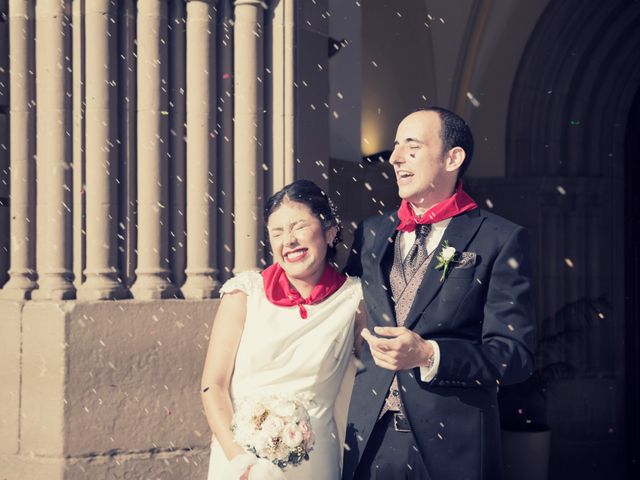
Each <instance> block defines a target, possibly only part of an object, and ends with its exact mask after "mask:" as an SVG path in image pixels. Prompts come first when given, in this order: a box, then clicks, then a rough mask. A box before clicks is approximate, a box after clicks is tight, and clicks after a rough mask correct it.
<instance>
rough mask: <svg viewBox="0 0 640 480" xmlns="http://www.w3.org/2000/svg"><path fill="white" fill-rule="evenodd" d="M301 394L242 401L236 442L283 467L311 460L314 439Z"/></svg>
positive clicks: (236, 418) (234, 427)
mask: <svg viewBox="0 0 640 480" xmlns="http://www.w3.org/2000/svg"><path fill="white" fill-rule="evenodd" d="M308 404H309V403H308V401H305V400H304V399H303V398H301V397H295V398H283V397H279V396H275V395H273V396H269V397H264V398H261V399H259V400H245V401H243V402H241V403H240V404H239V405H238V406H237V409H236V412H235V415H234V416H233V424H232V427H231V429H232V430H233V433H234V437H235V441H236V442H237V443H238V444H240V445H242V446H243V447H245V448H246V449H247V450H249V451H250V452H252V453H254V454H255V455H256V456H257V457H259V458H264V459H267V460H269V461H270V462H271V463H273V464H275V465H277V466H278V467H280V468H281V469H285V468H286V467H287V466H289V465H293V466H295V465H298V464H299V463H300V462H302V461H303V460H308V459H309V451H311V448H312V446H313V444H314V442H315V438H314V435H313V432H312V430H311V420H310V418H309V413H308V412H307V408H306V406H305V405H308Z"/></svg>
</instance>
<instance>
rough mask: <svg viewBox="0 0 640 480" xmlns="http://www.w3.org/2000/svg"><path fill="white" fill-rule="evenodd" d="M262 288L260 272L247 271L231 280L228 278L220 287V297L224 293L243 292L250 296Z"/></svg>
mask: <svg viewBox="0 0 640 480" xmlns="http://www.w3.org/2000/svg"><path fill="white" fill-rule="evenodd" d="M261 288H263V287H262V275H260V272H256V271H249V272H241V273H239V274H238V275H236V276H235V277H233V278H230V279H229V280H227V281H226V282H224V284H223V285H222V287H220V297H222V296H224V294H225V293H232V292H238V291H240V292H243V293H245V294H247V295H251V294H252V293H255V292H256V291H258V290H260V289H261Z"/></svg>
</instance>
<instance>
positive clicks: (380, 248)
mask: <svg viewBox="0 0 640 480" xmlns="http://www.w3.org/2000/svg"><path fill="white" fill-rule="evenodd" d="M399 223H400V220H398V216H397V215H396V214H395V213H394V214H393V215H392V216H391V217H387V221H383V223H382V226H381V228H380V231H378V232H376V240H375V242H374V246H373V253H374V254H375V259H376V264H377V267H378V268H377V270H376V275H377V278H376V280H377V282H378V285H380V286H381V287H380V288H386V290H384V291H383V292H381V293H382V295H381V297H382V298H381V299H380V308H381V312H380V315H379V316H377V317H376V318H381V319H382V322H378V324H379V325H381V326H383V327H388V326H395V309H394V307H393V304H392V302H391V290H390V287H389V282H388V278H389V269H388V268H386V267H388V265H385V262H384V260H385V258H387V256H388V255H389V252H391V253H393V242H390V241H389V238H393V237H394V235H395V234H396V227H397V226H398V224H399ZM376 290H378V289H377V288H376Z"/></svg>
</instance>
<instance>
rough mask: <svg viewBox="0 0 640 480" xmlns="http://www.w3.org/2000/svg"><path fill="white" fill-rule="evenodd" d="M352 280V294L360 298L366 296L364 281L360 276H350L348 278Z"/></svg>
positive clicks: (350, 286) (349, 280)
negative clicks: (363, 286)
mask: <svg viewBox="0 0 640 480" xmlns="http://www.w3.org/2000/svg"><path fill="white" fill-rule="evenodd" d="M347 281H348V282H350V285H349V288H350V289H351V292H352V295H353V296H354V297H355V298H356V299H357V300H358V301H360V300H362V299H363V298H364V294H363V292H362V282H361V280H360V277H349V278H348V279H347Z"/></svg>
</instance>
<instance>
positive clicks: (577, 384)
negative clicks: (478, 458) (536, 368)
mask: <svg viewBox="0 0 640 480" xmlns="http://www.w3.org/2000/svg"><path fill="white" fill-rule="evenodd" d="M639 23H640V4H639V3H638V2H631V1H625V0H615V1H611V2H598V1H589V2H584V1H579V0H568V1H564V2H550V4H549V6H548V7H547V9H546V10H545V12H544V14H543V15H542V16H541V18H540V20H539V22H538V24H537V26H536V28H535V30H534V32H533V34H532V35H531V37H530V39H529V42H528V44H527V48H526V49H525V52H524V54H523V56H522V60H521V63H520V66H519V69H518V73H517V75H516V79H515V82H514V85H513V89H512V93H511V99H510V108H509V121H508V132H507V145H506V150H507V165H506V166H507V176H508V177H509V179H510V180H508V182H511V183H513V184H517V185H520V187H521V190H520V192H519V193H520V196H521V197H520V198H522V199H523V200H524V201H523V202H522V203H520V204H519V206H518V208H519V209H520V210H521V215H522V216H524V217H526V218H529V219H530V221H531V223H532V225H533V231H534V233H535V238H534V245H535V249H536V252H537V257H538V259H539V264H538V265H537V271H536V276H537V280H538V282H537V283H538V290H539V292H538V307H539V310H540V311H539V314H538V317H539V318H540V319H541V322H540V334H541V336H543V337H544V336H547V337H548V336H556V338H560V340H561V341H560V342H559V346H558V348H557V349H556V352H555V353H556V354H557V356H558V358H559V359H560V360H561V361H564V362H568V363H571V362H573V363H575V364H576V365H577V367H578V370H577V372H576V374H575V375H574V376H573V377H572V378H568V379H564V380H562V381H560V382H557V383H556V385H554V386H552V387H550V388H549V392H548V393H549V397H550V400H552V401H551V402H549V405H550V408H549V412H548V415H549V421H550V423H551V424H552V428H553V429H554V442H553V451H552V458H551V468H550V478H563V476H567V475H568V476H571V477H575V478H597V477H598V476H601V475H602V474H603V473H605V475H604V476H606V477H608V478H623V477H624V475H625V472H626V473H627V474H631V472H630V470H631V469H632V468H637V467H631V466H630V465H631V461H630V457H629V455H628V454H629V451H627V456H626V458H624V457H625V456H624V452H625V449H624V442H625V440H626V439H627V438H629V439H630V437H628V435H627V434H626V432H625V428H626V429H633V426H631V425H629V424H628V421H629V420H632V421H635V423H634V425H635V426H637V417H635V416H633V415H632V414H630V411H631V410H633V409H634V408H635V406H634V405H633V402H634V401H637V400H638V399H637V398H635V399H632V398H631V397H630V396H629V395H628V394H625V389H626V387H627V385H625V375H626V379H627V382H630V381H633V380H630V377H629V375H630V374H631V375H635V377H634V378H635V381H636V382H637V381H638V378H637V377H638V369H637V368H636V369H635V370H634V371H631V370H632V369H633V365H637V362H631V361H630V358H629V357H628V356H625V348H624V346H625V336H626V335H627V334H628V333H629V328H628V327H629V326H628V324H627V322H629V321H630V320H631V317H630V314H632V313H633V312H630V311H628V307H629V304H628V302H625V295H626V296H628V295H630V294H632V292H630V291H629V289H630V288H633V287H632V286H630V285H629V284H628V281H627V280H628V276H629V272H625V269H627V270H628V269H629V268H633V263H627V262H626V260H625V258H626V254H625V253H624V252H625V251H626V250H625V246H626V247H628V246H629V245H628V243H629V241H628V238H629V235H628V234H627V233H628V232H626V230H628V229H629V228H630V227H629V225H631V224H632V222H631V217H630V214H629V213H628V209H627V210H626V209H625V208H624V206H625V188H626V189H627V190H628V188H629V182H625V176H626V175H628V174H629V172H627V171H626V170H625V138H626V132H627V129H628V127H629V126H630V120H629V119H630V118H635V117H633V116H632V115H631V113H632V112H631V111H632V108H638V102H637V101H636V102H634V98H636V95H637V92H638V90H639V88H640V62H639V61H638V59H639V58H638V57H639V56H638V52H639V51H640V30H639V29H638V28H637V26H638V24H639ZM634 105H635V107H634ZM636 117H637V115H636ZM627 137H628V136H627ZM626 154H627V155H628V153H626ZM629 164H630V162H626V165H627V166H628V165H629ZM625 275H626V276H625ZM626 279H627V280H626ZM580 302H582V303H580ZM577 304H585V305H595V307H594V310H593V312H594V315H595V316H594V318H592V319H590V318H587V319H583V321H582V322H580V321H576V319H567V318H565V317H561V316H560V315H559V313H560V312H566V311H567V307H570V306H572V305H574V306H575V305H577ZM635 313H636V314H637V311H636V312H635ZM567 332H570V333H571V339H569V336H568V335H566V334H567ZM627 351H629V350H627ZM627 370H630V371H627ZM634 372H635V373H634ZM625 401H626V407H625ZM634 419H635V420H634ZM636 440H637V438H636ZM585 459H589V460H585ZM625 464H626V467H625Z"/></svg>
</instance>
